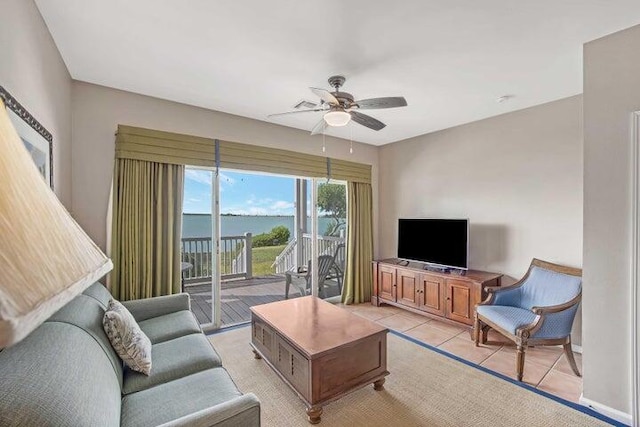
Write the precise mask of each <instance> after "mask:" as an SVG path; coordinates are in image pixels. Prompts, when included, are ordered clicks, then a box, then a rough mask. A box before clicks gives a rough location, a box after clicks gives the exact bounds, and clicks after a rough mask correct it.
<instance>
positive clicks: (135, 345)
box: [102, 299, 151, 375]
mask: <svg viewBox="0 0 640 427" xmlns="http://www.w3.org/2000/svg"><path fill="white" fill-rule="evenodd" d="M102 327H103V328H104V331H105V333H106V334H107V337H109V341H110V342H111V345H112V346H113V349H114V350H115V351H116V353H118V356H120V358H121V359H122V360H123V362H124V363H125V364H126V365H127V366H128V367H129V368H131V369H132V370H134V371H138V372H142V373H143V374H145V375H149V373H150V372H151V341H150V340H149V337H147V336H146V335H145V333H144V332H142V329H140V326H138V323H137V322H136V319H134V318H133V316H132V315H131V313H130V312H129V310H127V308H126V307H125V306H124V305H122V304H120V303H119V302H118V301H116V300H114V299H111V301H109V307H108V308H107V311H106V312H105V313H104V317H103V318H102Z"/></svg>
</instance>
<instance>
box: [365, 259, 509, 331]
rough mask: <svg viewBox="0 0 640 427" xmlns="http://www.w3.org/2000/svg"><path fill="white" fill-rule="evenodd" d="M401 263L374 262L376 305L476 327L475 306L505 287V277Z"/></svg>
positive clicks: (373, 301)
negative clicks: (491, 289)
mask: <svg viewBox="0 0 640 427" xmlns="http://www.w3.org/2000/svg"><path fill="white" fill-rule="evenodd" d="M400 261H401V260H399V259H397V258H392V259H386V260H380V261H374V262H373V296H372V298H371V303H372V304H373V305H376V306H380V305H381V304H389V305H393V306H396V307H399V308H403V309H405V310H407V311H411V312H414V313H418V314H423V315H425V316H427V317H433V318H436V319H439V320H442V321H444V322H449V323H453V324H457V325H467V326H472V325H473V316H474V311H475V306H476V304H478V303H480V302H481V301H483V300H484V299H485V298H486V297H487V290H486V289H487V287H489V286H500V284H501V279H502V274H497V273H490V272H486V271H477V270H468V271H466V272H464V273H463V272H460V271H459V270H457V269H446V268H444V269H443V268H438V269H437V270H436V271H432V270H431V269H432V268H434V266H433V265H424V264H423V263H418V262H409V264H408V265H400ZM403 264H405V263H403ZM452 270H453V271H452Z"/></svg>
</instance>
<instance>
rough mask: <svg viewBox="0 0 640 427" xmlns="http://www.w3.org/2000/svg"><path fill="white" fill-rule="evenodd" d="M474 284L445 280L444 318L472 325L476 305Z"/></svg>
mask: <svg viewBox="0 0 640 427" xmlns="http://www.w3.org/2000/svg"><path fill="white" fill-rule="evenodd" d="M475 287H476V285H475V283H473V282H463V281H460V280H451V279H450V280H447V285H446V288H447V304H446V309H447V313H446V316H447V317H448V318H449V319H451V320H457V321H458V322H462V323H466V324H467V325H473V310H474V309H475V305H476V304H477V302H478V301H477V298H476V296H475V293H476V292H475Z"/></svg>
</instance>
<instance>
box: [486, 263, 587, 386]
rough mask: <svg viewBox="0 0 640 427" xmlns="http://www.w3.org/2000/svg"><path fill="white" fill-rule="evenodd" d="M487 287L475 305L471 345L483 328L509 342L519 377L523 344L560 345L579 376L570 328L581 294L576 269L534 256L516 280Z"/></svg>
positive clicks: (523, 355)
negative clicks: (513, 351) (484, 295)
mask: <svg viewBox="0 0 640 427" xmlns="http://www.w3.org/2000/svg"><path fill="white" fill-rule="evenodd" d="M487 291H488V293H489V296H488V297H487V299H486V300H485V301H483V302H481V303H480V304H478V305H476V312H475V325H474V339H475V344H476V346H478V345H479V343H480V341H482V342H483V343H484V342H485V340H486V334H487V331H488V330H489V329H494V330H495V331H497V332H499V333H500V334H502V335H504V336H505V337H507V338H509V339H510V340H512V341H513V342H514V343H515V344H516V346H517V353H516V373H517V378H518V381H522V375H523V371H524V358H525V351H526V349H527V347H528V346H540V345H562V346H563V347H564V352H565V355H566V357H567V360H568V361H569V364H570V365H571V369H572V370H573V372H574V373H575V374H576V375H577V376H580V371H578V367H577V365H576V361H575V359H574V357H573V352H572V351H571V327H572V325H573V319H574V318H575V315H576V311H577V310H578V305H579V304H580V299H581V297H582V270H580V269H577V268H571V267H564V266H561V265H557V264H552V263H550V262H546V261H541V260H538V259H534V260H533V261H532V262H531V265H530V266H529V270H528V271H527V274H525V276H524V277H523V278H522V279H521V280H520V281H519V282H517V283H516V284H514V285H513V286H509V287H504V288H500V287H492V288H488V289H487Z"/></svg>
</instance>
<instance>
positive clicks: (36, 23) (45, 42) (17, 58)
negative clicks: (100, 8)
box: [0, 0, 71, 208]
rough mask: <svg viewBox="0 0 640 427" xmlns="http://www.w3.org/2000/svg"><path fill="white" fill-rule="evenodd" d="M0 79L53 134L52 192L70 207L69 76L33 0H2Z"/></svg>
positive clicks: (0, 15)
mask: <svg viewBox="0 0 640 427" xmlns="http://www.w3.org/2000/svg"><path fill="white" fill-rule="evenodd" d="M0 9H1V12H0V53H1V54H2V59H1V60H0V85H2V86H3V87H4V88H5V89H6V90H7V91H9V93H11V94H12V95H13V96H14V97H15V98H16V99H17V100H18V101H19V102H20V103H21V104H22V105H24V107H25V108H26V109H27V110H28V111H29V112H30V113H31V114H33V116H34V117H35V118H36V119H37V120H38V121H39V122H40V123H42V125H43V126H44V127H45V128H47V130H48V131H49V132H51V133H52V134H53V163H54V164H53V172H54V177H53V179H54V187H55V192H56V194H57V195H58V197H59V198H60V200H61V201H62V203H64V204H65V206H66V207H67V208H70V207H71V77H70V76H69V72H68V71H67V67H66V66H65V64H64V62H63V61H62V58H61V56H60V53H59V52H58V49H57V48H56V46H55V43H54V42H53V39H52V38H51V35H50V34H49V30H48V29H47V27H46V25H45V23H44V21H43V19H42V17H41V16H40V12H39V11H38V9H37V8H36V5H35V3H34V2H33V1H32V0H1V7H0Z"/></svg>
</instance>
